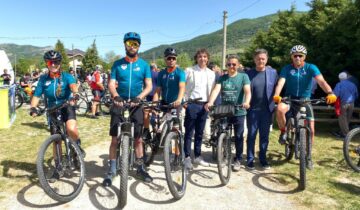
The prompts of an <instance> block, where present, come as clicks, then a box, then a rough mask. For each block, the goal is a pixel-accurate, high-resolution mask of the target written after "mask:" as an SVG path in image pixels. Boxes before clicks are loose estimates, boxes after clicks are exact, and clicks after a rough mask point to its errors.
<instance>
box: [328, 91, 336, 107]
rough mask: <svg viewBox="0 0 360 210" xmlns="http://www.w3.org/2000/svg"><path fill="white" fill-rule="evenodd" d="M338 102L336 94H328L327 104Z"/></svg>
mask: <svg viewBox="0 0 360 210" xmlns="http://www.w3.org/2000/svg"><path fill="white" fill-rule="evenodd" d="M335 102H336V95H335V94H334V93H329V94H328V95H327V96H326V103H327V104H333V103H335Z"/></svg>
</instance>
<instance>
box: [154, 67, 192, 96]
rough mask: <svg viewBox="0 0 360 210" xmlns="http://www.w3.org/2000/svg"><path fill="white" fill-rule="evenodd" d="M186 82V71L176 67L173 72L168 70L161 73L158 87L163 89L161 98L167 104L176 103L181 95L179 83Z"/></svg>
mask: <svg viewBox="0 0 360 210" xmlns="http://www.w3.org/2000/svg"><path fill="white" fill-rule="evenodd" d="M180 82H184V83H185V82H186V79H185V72H184V70H182V69H180V68H178V67H176V69H175V70H174V71H172V72H170V73H169V72H168V71H167V70H166V69H164V70H162V71H161V72H159V75H158V79H157V86H158V87H161V97H162V100H164V101H165V103H172V102H174V101H176V99H177V98H178V95H179V83H180Z"/></svg>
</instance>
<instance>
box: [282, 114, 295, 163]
mask: <svg viewBox="0 0 360 210" xmlns="http://www.w3.org/2000/svg"><path fill="white" fill-rule="evenodd" d="M294 127H295V119H294V118H290V119H289V120H288V121H287V123H286V134H287V135H286V136H287V142H286V144H285V159H286V160H287V161H290V160H291V159H292V158H293V156H294V152H295V146H294V142H295V135H296V134H295V131H294Z"/></svg>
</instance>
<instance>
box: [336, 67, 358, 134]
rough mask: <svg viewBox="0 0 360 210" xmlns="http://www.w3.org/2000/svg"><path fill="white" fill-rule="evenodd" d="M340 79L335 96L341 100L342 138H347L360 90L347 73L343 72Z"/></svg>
mask: <svg viewBox="0 0 360 210" xmlns="http://www.w3.org/2000/svg"><path fill="white" fill-rule="evenodd" d="M339 79H340V82H339V83H337V84H336V86H335V89H334V94H335V95H336V96H337V97H338V98H340V102H341V109H340V116H339V126H340V131H341V137H345V136H346V134H347V133H348V132H349V123H350V120H351V117H352V113H353V111H354V102H355V100H356V99H357V98H358V90H357V87H356V86H355V84H354V83H352V82H351V81H350V80H348V75H347V73H345V72H341V73H340V74H339Z"/></svg>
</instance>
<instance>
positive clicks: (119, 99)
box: [114, 96, 124, 102]
mask: <svg viewBox="0 0 360 210" xmlns="http://www.w3.org/2000/svg"><path fill="white" fill-rule="evenodd" d="M114 101H116V102H123V101H124V99H123V98H121V96H115V97H114Z"/></svg>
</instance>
